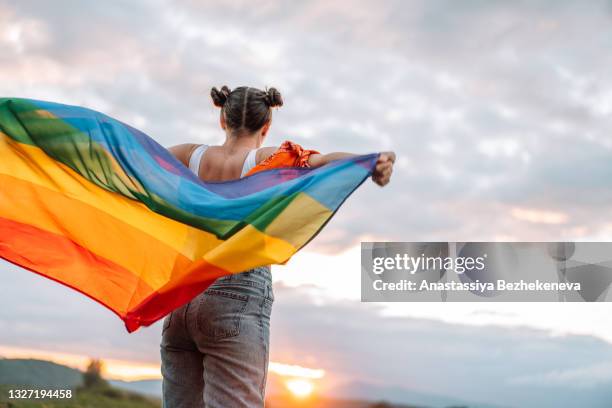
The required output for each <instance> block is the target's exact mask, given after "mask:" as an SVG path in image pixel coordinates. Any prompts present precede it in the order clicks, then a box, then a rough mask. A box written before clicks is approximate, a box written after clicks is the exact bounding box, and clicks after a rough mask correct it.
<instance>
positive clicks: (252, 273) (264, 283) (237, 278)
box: [212, 266, 272, 289]
mask: <svg viewBox="0 0 612 408" xmlns="http://www.w3.org/2000/svg"><path fill="white" fill-rule="evenodd" d="M217 284H220V285H234V284H235V285H248V286H254V287H258V288H262V289H268V288H270V287H271V286H272V272H271V268H270V267H269V266H259V267H257V268H253V269H250V270H248V271H245V272H241V273H233V274H231V275H226V276H222V277H220V278H218V279H217V280H216V281H215V283H213V285H212V286H214V285H217Z"/></svg>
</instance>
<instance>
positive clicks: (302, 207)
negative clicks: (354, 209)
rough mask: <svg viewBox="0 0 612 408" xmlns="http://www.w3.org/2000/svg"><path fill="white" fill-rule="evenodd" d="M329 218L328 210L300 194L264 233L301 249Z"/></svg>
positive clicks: (305, 195) (330, 214)
mask: <svg viewBox="0 0 612 408" xmlns="http://www.w3.org/2000/svg"><path fill="white" fill-rule="evenodd" d="M331 216H332V212H331V211H330V209H329V208H327V207H326V206H324V205H323V204H321V203H320V202H318V201H317V200H315V199H314V198H312V197H311V196H309V195H308V194H306V193H300V194H298V196H297V197H295V198H294V199H293V201H291V203H290V204H289V205H288V206H287V208H285V209H284V210H283V211H282V212H281V213H280V214H279V215H278V216H277V217H276V218H275V219H274V220H273V221H272V222H271V223H270V225H268V227H267V228H266V231H265V233H266V234H268V235H271V236H274V237H276V238H280V239H283V240H285V241H287V242H289V243H291V244H292V245H293V246H294V247H296V248H301V247H302V245H304V244H306V242H308V240H309V239H310V238H311V237H312V236H313V235H314V234H316V232H317V231H318V230H319V228H321V226H322V225H323V224H324V223H325V221H327V220H328V219H329V217H331ZM305 220H307V222H304V221H305Z"/></svg>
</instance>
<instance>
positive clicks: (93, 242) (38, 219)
mask: <svg viewBox="0 0 612 408" xmlns="http://www.w3.org/2000/svg"><path fill="white" fill-rule="evenodd" d="M118 215H119V216H120V214H118ZM0 216H2V217H4V218H7V219H10V220H13V221H16V222H20V223H23V224H29V225H32V226H34V227H36V228H39V229H41V230H45V231H48V232H51V233H55V234H58V235H62V236H64V237H66V238H68V239H70V240H71V241H74V242H75V243H76V244H78V245H80V246H81V247H83V248H87V249H88V250H89V251H91V252H92V253H95V254H97V255H99V256H101V257H103V258H105V259H108V260H109V261H112V262H113V263H115V264H117V265H119V266H121V267H122V268H124V269H126V270H129V271H131V272H132V273H133V274H135V275H137V276H138V277H139V278H141V279H142V280H144V281H145V282H146V283H147V285H148V286H150V287H152V288H153V289H157V288H159V287H161V286H163V285H164V284H165V283H166V282H167V281H168V279H170V277H171V271H172V269H173V267H174V265H175V263H176V261H177V257H183V255H181V254H179V253H178V252H177V251H176V250H174V249H173V248H171V247H169V246H167V245H165V244H164V243H163V242H161V241H159V240H158V239H157V238H156V237H153V236H151V235H149V234H147V233H145V232H143V231H141V230H139V229H138V228H135V227H133V226H131V225H129V224H126V223H124V222H123V221H122V220H121V219H119V218H116V217H114V216H112V215H110V214H108V213H106V212H104V211H100V210H98V209H97V208H94V207H91V206H89V205H87V204H84V203H82V202H80V201H78V200H75V199H72V198H71V197H69V196H65V195H63V194H60V193H57V192H55V191H52V190H49V189H47V188H44V187H40V186H37V185H34V184H31V183H28V182H25V181H21V180H18V179H15V178H13V177H11V176H5V175H1V174H0Z"/></svg>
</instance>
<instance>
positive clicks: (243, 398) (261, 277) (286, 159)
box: [161, 86, 395, 408]
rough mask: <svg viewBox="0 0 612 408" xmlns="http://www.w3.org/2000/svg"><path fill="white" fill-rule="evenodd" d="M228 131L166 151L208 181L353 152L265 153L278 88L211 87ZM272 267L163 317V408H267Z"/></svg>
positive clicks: (383, 180) (223, 282) (380, 176)
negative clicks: (219, 140) (220, 139)
mask: <svg viewBox="0 0 612 408" xmlns="http://www.w3.org/2000/svg"><path fill="white" fill-rule="evenodd" d="M211 97H212V100H213V103H214V105H215V106H217V107H219V108H221V115H220V123H221V128H222V129H223V130H224V131H225V142H224V143H223V144H222V145H221V146H207V145H195V144H182V145H178V146H173V147H171V148H170V149H169V150H170V152H171V153H172V154H174V156H176V157H177V158H178V159H179V160H180V161H181V162H183V163H184V164H185V165H186V166H188V167H189V168H190V169H191V170H192V171H193V172H194V173H195V174H196V175H198V177H200V178H201V179H202V180H204V181H225V180H232V179H237V178H239V177H243V176H246V175H250V174H253V173H255V172H258V171H261V170H265V169H270V168H275V167H292V166H300V167H317V166H322V165H324V164H326V163H328V162H330V161H332V160H336V159H341V158H344V157H347V156H352V155H351V154H349V153H330V154H320V153H319V152H317V151H314V150H305V149H302V147H301V146H299V145H297V144H295V143H292V142H289V141H286V142H284V143H283V144H282V145H281V146H280V147H278V148H277V147H261V145H262V144H263V142H264V139H265V137H266V135H267V133H268V131H269V130H270V125H271V123H272V108H275V107H279V106H282V105H283V99H282V97H281V94H280V93H279V92H278V91H277V90H276V89H274V88H271V89H270V90H268V91H261V90H258V89H255V88H247V87H240V88H237V89H234V90H233V91H230V90H229V89H228V88H227V87H225V86H224V87H223V88H221V90H217V89H216V88H213V89H212V91H211ZM394 161H395V155H394V154H393V153H392V152H388V153H383V154H381V155H380V158H379V159H378V162H377V165H376V169H375V172H374V174H373V176H372V179H373V180H374V182H375V183H377V184H378V185H380V186H384V185H386V184H387V183H388V182H389V179H390V177H391V173H392V171H393V162H394ZM273 300H274V296H273V293H272V275H271V273H270V267H269V266H265V267H259V268H255V269H252V270H249V271H246V272H243V273H240V274H235V275H230V276H224V277H221V278H219V279H217V280H216V281H215V282H214V283H213V284H212V285H211V286H210V287H209V288H208V289H207V290H206V291H204V292H203V293H202V294H201V295H199V296H197V297H196V298H194V299H193V300H192V301H191V302H189V303H188V304H186V305H185V306H183V307H181V308H179V309H177V310H175V311H174V312H172V313H171V314H170V315H168V316H167V317H166V319H165V320H164V325H163V334H162V344H161V356H162V375H163V400H164V407H165V408H175V407H184V408H191V407H204V406H205V407H207V408H239V407H249V408H250V407H263V406H264V393H265V386H266V375H267V370H268V354H269V329H270V312H271V308H272V302H273Z"/></svg>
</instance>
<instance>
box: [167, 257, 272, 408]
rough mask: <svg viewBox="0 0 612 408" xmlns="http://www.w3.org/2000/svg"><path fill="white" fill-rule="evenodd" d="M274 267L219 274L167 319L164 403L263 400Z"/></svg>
mask: <svg viewBox="0 0 612 408" xmlns="http://www.w3.org/2000/svg"><path fill="white" fill-rule="evenodd" d="M273 301H274V295H273V293H272V275H271V273H270V267H259V268H255V269H252V270H250V271H247V272H243V273H239V274H234V275H229V276H224V277H221V278H219V279H217V280H216V281H215V282H214V283H213V284H212V285H211V286H210V287H209V288H208V289H206V291H204V292H203V293H202V294H200V295H199V296H197V297H196V298H194V299H193V300H192V301H191V302H189V303H188V304H186V305H185V306H182V307H180V308H179V309H176V310H175V311H173V312H172V313H170V314H169V315H168V316H167V317H166V319H165V320H164V324H163V331H162V342H161V360H162V376H163V406H164V408H179V407H180V408H195V407H198V408H201V407H206V408H240V407H245V408H255V407H263V406H264V396H265V387H266V377H267V372H268V356H269V345H270V313H271V311H272V302H273Z"/></svg>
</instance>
